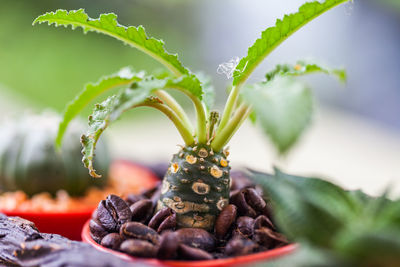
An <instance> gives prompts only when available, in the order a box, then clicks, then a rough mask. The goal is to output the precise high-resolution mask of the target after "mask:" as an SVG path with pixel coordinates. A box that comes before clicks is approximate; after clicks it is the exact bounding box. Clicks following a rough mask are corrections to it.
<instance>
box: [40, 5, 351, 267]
mask: <svg viewBox="0 0 400 267" xmlns="http://www.w3.org/2000/svg"><path fill="white" fill-rule="evenodd" d="M344 2H347V1H346V0H327V1H324V2H318V1H315V2H310V3H306V4H304V5H302V6H301V7H300V8H299V11H298V12H297V13H294V14H290V15H286V16H285V17H284V18H283V19H282V20H277V22H276V25H275V26H273V27H270V28H267V29H266V30H265V31H264V32H263V33H262V34H261V37H260V38H259V39H257V40H256V42H255V43H254V44H253V45H252V46H251V47H250V48H249V50H248V54H247V56H245V57H244V58H242V59H241V60H240V61H239V60H232V61H230V62H228V63H226V64H222V65H221V66H220V68H219V71H220V72H223V73H225V74H226V75H227V77H228V78H233V82H232V88H231V90H230V93H229V96H228V99H227V101H226V105H225V108H224V111H223V112H222V114H221V115H220V113H219V112H217V111H210V109H211V106H210V103H212V96H213V89H212V86H211V84H210V81H209V80H208V79H207V78H206V77H204V75H199V74H195V73H192V72H191V71H190V70H189V69H187V68H186V67H184V66H183V65H182V63H181V62H180V61H179V60H178V57H177V55H173V54H169V53H168V52H167V51H166V50H165V48H164V43H163V41H161V40H157V39H155V38H152V37H148V36H147V34H146V32H145V30H144V28H143V27H142V26H139V27H133V26H130V27H125V26H122V25H120V24H119V23H118V22H117V16H116V15H115V14H112V13H111V14H102V15H100V17H99V18H98V19H91V18H89V17H88V15H87V14H86V13H85V12H84V10H83V9H80V10H72V11H65V10H57V11H56V12H49V13H46V14H44V15H41V16H39V17H38V18H37V19H36V20H35V21H34V23H33V24H36V23H43V22H47V23H48V24H55V25H56V26H61V25H62V26H69V25H71V26H72V28H73V29H75V28H77V27H80V28H82V29H83V31H84V32H85V33H86V32H92V31H93V32H99V33H103V34H106V35H109V36H111V37H113V38H116V39H118V40H120V41H122V42H123V43H125V44H128V45H130V46H132V47H135V48H137V49H139V50H141V51H142V52H144V53H146V54H148V55H149V56H151V57H152V58H154V59H155V60H157V61H159V62H160V63H162V64H163V65H164V66H165V67H166V69H167V70H169V72H163V73H156V74H153V75H150V74H147V73H145V72H143V71H141V72H133V71H132V70H130V69H129V68H124V69H123V70H122V71H120V72H118V73H116V74H113V75H110V76H107V77H104V78H102V79H101V80H100V81H99V82H98V83H97V84H95V85H94V86H91V87H86V88H85V89H84V90H83V91H82V92H81V93H80V94H79V95H78V96H77V97H76V99H75V100H74V101H73V102H71V104H69V106H68V107H67V110H66V113H65V114H64V119H63V121H62V122H61V124H60V128H59V132H58V137H57V145H60V144H61V141H62V136H63V134H64V132H65V130H66V128H67V125H68V123H69V122H70V121H71V120H72V119H73V117H74V116H75V115H76V114H78V113H79V112H80V111H81V110H82V109H83V108H84V107H85V106H86V105H87V104H88V103H89V102H90V101H91V100H93V99H94V98H95V97H97V96H99V95H100V94H102V93H103V92H105V91H107V90H109V89H112V88H115V87H118V86H122V87H123V88H122V90H121V91H120V92H119V93H117V94H115V95H113V96H111V97H109V98H107V99H106V100H105V101H104V102H102V103H100V104H97V105H96V106H95V109H94V111H93V113H92V115H91V116H89V130H88V132H87V133H86V134H84V135H82V137H81V143H82V145H83V150H82V153H83V163H84V165H85V166H86V167H87V168H88V169H89V173H90V175H91V176H93V177H96V178H98V177H100V175H99V174H98V173H97V172H96V171H95V168H94V166H93V160H94V151H95V147H96V144H97V141H98V140H99V138H100V136H101V134H102V133H103V131H104V130H105V129H106V128H107V127H108V126H109V125H110V124H111V123H112V122H113V121H115V120H117V119H118V118H119V117H120V116H121V115H122V113H124V112H125V111H128V110H130V109H133V108H136V107H150V108H154V109H157V110H159V111H161V112H162V113H163V114H165V115H166V116H167V117H168V118H169V119H170V120H171V121H172V123H173V124H174V125H175V126H176V128H177V130H178V132H179V133H180V135H181V136H182V139H183V141H184V145H183V146H182V147H181V149H180V150H179V151H178V153H176V154H175V155H173V157H172V160H171V162H170V165H169V168H168V172H167V173H166V175H165V177H164V180H163V183H162V185H161V186H160V187H159V188H156V189H154V190H153V191H152V192H147V193H145V194H143V195H135V196H132V199H125V200H124V199H121V198H120V197H118V196H115V195H110V196H109V197H107V199H106V200H103V201H101V202H100V204H99V206H98V209H97V211H96V212H95V213H94V214H93V217H92V220H91V221H90V223H89V226H88V228H90V233H89V230H88V229H86V235H89V234H90V235H89V237H87V239H88V240H92V242H94V241H95V242H97V243H100V244H101V245H102V246H103V247H107V248H112V249H115V250H118V251H122V252H124V253H126V254H130V255H132V256H141V257H159V258H162V259H177V258H181V259H182V258H184V259H189V260H206V261H202V263H201V264H208V265H210V266H211V265H221V264H222V265H227V264H233V262H232V260H231V261H229V260H228V259H229V257H228V256H230V257H234V261H236V262H240V260H239V259H240V257H239V258H238V256H241V257H245V258H246V257H247V258H246V260H245V261H246V262H247V263H248V262H251V261H252V260H253V261H255V260H257V259H259V258H258V256H257V255H261V253H271V251H275V250H274V249H275V248H277V247H281V246H284V245H285V244H287V243H288V241H287V240H286V239H285V238H284V237H283V236H282V235H281V234H280V233H279V231H278V230H277V229H276V227H275V225H274V223H273V222H271V220H273V218H272V217H271V216H270V213H271V210H270V208H269V205H268V203H267V202H266V201H265V199H263V194H262V192H261V191H260V190H259V188H258V187H257V185H254V184H252V183H251V182H249V181H248V180H246V179H245V178H237V179H233V180H232V181H231V175H230V165H229V161H228V155H229V151H228V149H227V148H226V145H227V144H228V142H229V140H230V139H231V137H232V136H233V135H234V133H235V132H236V131H237V130H238V128H239V127H240V126H241V125H242V123H243V122H244V121H245V120H246V119H247V118H251V119H252V120H253V121H255V120H257V121H258V122H259V124H260V125H261V126H262V128H263V130H264V131H265V133H266V134H267V135H268V136H269V137H270V139H271V140H272V141H273V143H274V144H275V145H276V147H277V149H278V151H279V152H280V153H286V152H287V151H288V150H289V148H290V147H291V146H292V145H293V144H294V143H295V141H296V140H297V139H298V137H299V136H300V134H301V132H302V131H303V130H304V128H305V127H306V125H307V124H308V123H309V121H310V118H311V113H312V94H311V91H310V90H309V88H308V87H307V86H306V85H305V84H303V83H302V82H300V81H298V80H296V79H295V77H296V76H301V75H306V74H310V73H315V72H321V73H326V74H333V75H336V76H338V77H339V78H340V79H341V80H344V79H345V77H346V75H345V72H344V71H343V70H336V69H334V70H333V69H328V68H324V67H321V66H319V65H317V64H315V63H309V62H305V61H299V62H297V63H296V64H294V65H278V66H277V67H276V68H275V69H274V70H272V71H270V72H268V73H267V74H266V76H265V78H266V79H265V80H264V81H262V82H258V83H254V84H250V85H249V84H246V81H247V79H248V77H249V76H250V75H251V73H252V72H253V70H254V69H255V68H256V67H257V66H258V65H259V64H260V63H261V62H262V61H263V59H265V57H267V56H268V55H269V54H270V53H271V52H272V51H273V50H274V49H275V48H276V47H277V46H278V45H279V44H281V43H282V42H283V41H284V40H286V39H287V38H288V37H289V36H291V35H292V34H293V33H294V32H296V31H297V30H299V29H300V28H301V27H302V26H304V25H305V24H307V23H308V22H310V21H311V20H313V19H314V18H316V17H318V16H319V15H321V14H322V13H324V12H325V11H327V10H329V9H331V8H333V7H335V6H337V5H339V4H341V3H344ZM169 89H174V90H178V91H180V92H182V93H183V94H185V95H186V96H188V98H189V99H190V100H191V101H192V102H193V104H194V107H195V110H196V115H197V121H196V127H193V125H192V123H191V121H190V120H189V119H188V116H187V114H186V112H185V110H184V109H183V108H182V106H181V105H180V104H179V103H178V102H177V101H176V100H175V99H174V98H173V97H172V96H171V95H170V94H169V93H168V92H167V91H166V90H169ZM166 141H167V140H166ZM231 183H233V184H234V185H232V187H231ZM233 188H234V189H237V190H236V191H234V189H233ZM129 205H130V206H129ZM175 229H177V230H176V231H175V232H174V231H171V230H175ZM84 234H85V233H84ZM160 234H161V236H160ZM171 246H172V247H171ZM271 249H272V250H271ZM291 249H293V247H289V249H288V247H286V250H283V251H285V252H287V251H288V250H291ZM265 251H267V252H265ZM255 252H259V253H255ZM252 253H253V254H252ZM244 254H250V255H251V256H243V255H244ZM267 255H269V254H267ZM273 256H277V255H276V254H274V255H273ZM219 257H222V258H226V257H228V259H226V260H227V261H226V262H225V259H216V260H212V261H210V259H213V258H219ZM262 257H268V256H262ZM242 259H243V258H242ZM204 262H206V263H204ZM228 262H229V263H228ZM164 263H166V262H164ZM167 263H168V264H172V265H179V262H176V261H175V262H171V261H169V262H167ZM241 263H243V262H241ZM181 264H182V263H181ZM185 264H187V263H185ZM190 264H191V265H193V264H194V263H193V262H191V263H190Z"/></svg>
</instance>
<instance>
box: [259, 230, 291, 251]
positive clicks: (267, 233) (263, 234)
mask: <svg viewBox="0 0 400 267" xmlns="http://www.w3.org/2000/svg"><path fill="white" fill-rule="evenodd" d="M253 240H254V241H255V242H257V243H258V244H260V245H262V246H264V247H266V248H273V247H275V246H276V244H279V243H283V244H287V243H288V241H287V239H286V238H285V237H284V236H283V235H281V234H279V233H277V232H274V231H273V230H271V229H268V228H266V227H263V228H260V229H257V230H255V231H254V237H253Z"/></svg>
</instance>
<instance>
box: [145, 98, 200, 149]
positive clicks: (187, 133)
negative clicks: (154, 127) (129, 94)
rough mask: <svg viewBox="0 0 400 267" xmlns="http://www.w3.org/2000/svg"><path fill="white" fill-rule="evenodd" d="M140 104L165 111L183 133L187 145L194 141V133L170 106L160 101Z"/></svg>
mask: <svg viewBox="0 0 400 267" xmlns="http://www.w3.org/2000/svg"><path fill="white" fill-rule="evenodd" d="M138 106H146V107H152V108H156V109H158V110H159V111H161V112H162V113H164V114H165V115H166V116H167V117H168V118H169V119H170V120H171V121H172V122H173V123H174V125H175V127H176V128H177V129H178V131H179V133H180V134H181V136H182V138H183V140H184V142H185V144H186V145H187V146H191V145H193V143H194V138H193V135H192V133H191V132H190V130H189V129H188V128H186V126H185V124H184V123H183V122H182V120H181V119H180V118H179V117H178V116H177V115H176V114H175V112H174V111H173V110H172V109H171V108H170V107H168V106H166V105H164V104H160V103H144V104H140V105H138Z"/></svg>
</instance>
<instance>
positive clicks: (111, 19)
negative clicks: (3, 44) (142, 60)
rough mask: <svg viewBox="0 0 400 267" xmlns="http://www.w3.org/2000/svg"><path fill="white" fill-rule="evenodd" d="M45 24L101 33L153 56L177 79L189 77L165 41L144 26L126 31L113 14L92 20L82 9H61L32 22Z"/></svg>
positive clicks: (126, 28)
mask: <svg viewBox="0 0 400 267" xmlns="http://www.w3.org/2000/svg"><path fill="white" fill-rule="evenodd" d="M43 22H47V23H48V24H49V25H51V24H55V26H56V27H57V26H60V25H62V26H65V27H66V26H69V25H71V27H72V29H75V28H77V27H81V28H82V29H83V32H84V33H87V32H98V33H103V34H105V35H109V36H111V37H114V38H116V39H118V40H120V41H122V42H124V43H125V44H128V45H130V46H132V47H135V48H137V49H139V50H140V51H142V52H144V53H146V54H148V55H150V56H151V57H153V58H154V59H156V60H158V61H159V62H161V63H162V64H163V65H165V66H166V67H167V68H168V69H169V70H171V71H172V72H173V73H174V74H175V75H177V76H180V75H182V74H188V73H189V70H188V69H186V68H185V67H184V66H183V65H182V63H181V62H180V61H179V60H178V56H177V55H176V54H175V55H173V54H169V53H168V52H167V51H166V50H165V48H164V42H163V41H162V40H158V39H155V38H153V37H148V36H147V34H146V32H145V29H144V28H143V27H142V26H139V27H133V26H130V27H125V26H122V25H120V24H119V23H118V22H117V15H115V14H114V13H109V14H101V15H100V17H99V18H98V19H92V18H89V16H88V15H87V14H86V13H85V11H84V10H83V9H79V10H71V11H66V10H62V9H59V10H57V11H55V12H48V13H46V14H43V15H41V16H39V17H37V18H36V19H35V20H34V21H33V25H35V24H36V23H43Z"/></svg>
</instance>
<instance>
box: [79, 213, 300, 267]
mask: <svg viewBox="0 0 400 267" xmlns="http://www.w3.org/2000/svg"><path fill="white" fill-rule="evenodd" d="M89 222H90V220H88V221H87V222H86V223H85V225H84V226H83V228H82V241H83V242H85V243H89V244H90V245H92V246H94V247H95V248H96V249H99V250H101V251H104V252H107V253H111V254H114V255H116V256H118V257H120V258H122V259H124V260H127V261H142V262H147V263H150V264H155V265H163V266H165V265H167V266H177V267H178V266H179V267H180V266H182V267H187V266H191V267H200V266H203V267H205V266H209V267H211V266H233V265H238V264H246V263H247V264H248V263H252V262H256V261H261V260H267V259H274V258H277V257H280V256H283V255H286V254H289V253H291V252H293V251H294V250H296V249H297V247H298V245H297V244H289V245H286V246H283V247H280V248H276V249H271V250H268V251H264V252H258V253H254V254H250V255H244V256H237V257H231V258H225V259H215V260H204V261H173V260H166V261H162V260H158V259H154V258H152V259H145V258H138V257H133V256H129V255H127V254H125V253H122V252H118V251H115V250H112V249H108V248H105V247H103V246H101V245H99V244H97V243H96V242H95V241H94V240H93V239H92V237H91V236H90V230H89Z"/></svg>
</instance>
